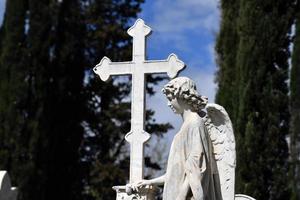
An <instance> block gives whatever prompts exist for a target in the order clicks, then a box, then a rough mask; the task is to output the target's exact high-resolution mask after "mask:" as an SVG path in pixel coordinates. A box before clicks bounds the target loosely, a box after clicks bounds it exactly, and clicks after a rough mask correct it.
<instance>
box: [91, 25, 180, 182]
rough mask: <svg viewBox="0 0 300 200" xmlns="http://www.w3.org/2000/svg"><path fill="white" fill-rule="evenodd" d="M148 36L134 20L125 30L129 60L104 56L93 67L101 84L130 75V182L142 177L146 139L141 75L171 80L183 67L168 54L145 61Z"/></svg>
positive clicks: (145, 26) (149, 30)
mask: <svg viewBox="0 0 300 200" xmlns="http://www.w3.org/2000/svg"><path fill="white" fill-rule="evenodd" d="M150 33H151V28H150V27H149V26H147V25H145V23H144V21H143V20H142V19H138V20H137V21H136V22H135V24H134V25H133V26H132V27H131V28H129V30H128V34H129V35H130V36H132V37H133V53H132V61H128V62H111V60H110V59H109V58H107V57H104V58H102V60H101V61H100V63H99V64H98V65H97V66H96V67H95V68H94V72H95V73H96V74H98V75H99V76H100V78H101V79H102V80H103V81H106V80H108V79H109V77H110V76H112V75H125V74H131V75H132V103H131V109H132V113H131V130H130V132H129V133H128V134H127V135H126V137H125V138H126V140H127V141H128V142H129V143H130V148H131V153H130V178H129V182H130V183H132V182H136V181H138V180H140V179H142V178H143V168H144V163H143V162H144V143H145V142H146V141H147V140H148V139H149V138H150V135H149V134H148V133H147V132H146V131H145V130H144V126H145V122H144V119H145V74H157V73H167V74H168V75H169V76H170V77H171V78H174V77H175V76H176V75H177V73H178V72H179V71H180V70H182V69H183V68H184V66H185V65H184V63H183V62H182V61H181V60H179V59H178V58H177V56H176V55H175V54H171V55H170V56H169V57H168V58H167V59H166V60H145V57H146V36H148V35H149V34H150Z"/></svg>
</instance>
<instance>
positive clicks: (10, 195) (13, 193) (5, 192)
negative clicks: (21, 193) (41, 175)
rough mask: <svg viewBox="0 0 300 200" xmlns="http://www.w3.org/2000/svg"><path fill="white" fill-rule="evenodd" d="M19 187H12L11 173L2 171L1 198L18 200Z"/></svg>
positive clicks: (0, 172)
mask: <svg viewBox="0 0 300 200" xmlns="http://www.w3.org/2000/svg"><path fill="white" fill-rule="evenodd" d="M16 199H17V188H15V187H11V182H10V178H9V175H8V173H7V172H6V171H0V200H16Z"/></svg>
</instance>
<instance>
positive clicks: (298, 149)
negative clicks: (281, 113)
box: [290, 1, 300, 200]
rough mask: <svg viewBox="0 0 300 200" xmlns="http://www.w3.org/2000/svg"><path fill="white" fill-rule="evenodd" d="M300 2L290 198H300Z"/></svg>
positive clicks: (294, 59)
mask: <svg viewBox="0 0 300 200" xmlns="http://www.w3.org/2000/svg"><path fill="white" fill-rule="evenodd" d="M299 55H300V2H299V1H298V2H297V7H296V17H295V38H294V48H293V55H292V69H291V82H290V112H291V123H290V127H291V129H290V133H291V136H290V140H291V145H290V146H291V180H292V181H291V188H292V199H293V200H296V199H299V198H300V158H299V155H300V126H299V120H300V78H299V77H300V56H299Z"/></svg>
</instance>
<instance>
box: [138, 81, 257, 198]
mask: <svg viewBox="0 0 300 200" xmlns="http://www.w3.org/2000/svg"><path fill="white" fill-rule="evenodd" d="M162 91H163V93H164V94H165V95H166V97H167V99H168V105H169V106H170V107H171V109H172V110H173V111H174V112H175V113H176V114H179V115H181V117H182V119H183V123H182V126H181V128H180V130H179V131H178V133H177V134H176V135H175V136H174V139H173V142H172V145H171V149H170V153H169V158H168V164H167V170H166V173H165V174H164V175H163V176H161V177H158V178H154V179H151V180H141V181H139V182H136V183H134V184H132V188H133V190H135V191H139V189H140V188H143V187H150V186H152V185H160V184H164V190H163V200H190V199H191V200H222V199H223V200H233V199H251V198H248V196H246V195H237V196H236V198H235V195H234V179H235V177H234V176H235V162H236V156H235V139H234V135H233V129H232V124H231V121H230V119H229V116H228V114H227V112H226V111H225V109H224V108H223V107H222V106H220V105H217V104H207V98H206V97H204V96H201V95H200V94H198V92H197V90H196V85H195V83H194V82H193V81H192V80H191V79H189V78H187V77H178V78H175V79H173V80H171V81H170V82H169V83H168V84H166V85H165V86H164V88H163V90H162ZM204 108H206V110H207V113H206V114H205V112H204V111H203V109H204ZM200 115H201V116H200Z"/></svg>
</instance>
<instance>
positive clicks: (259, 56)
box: [216, 0, 294, 199]
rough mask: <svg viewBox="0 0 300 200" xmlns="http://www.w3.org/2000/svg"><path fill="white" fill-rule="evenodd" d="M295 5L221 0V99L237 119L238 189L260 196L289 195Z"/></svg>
mask: <svg viewBox="0 0 300 200" xmlns="http://www.w3.org/2000/svg"><path fill="white" fill-rule="evenodd" d="M226 2H227V1H226ZM237 5H238V6H237ZM293 6H294V1H283V0H280V1H271V0H268V1H259V0H251V1H249V0H239V1H238V3H236V4H232V5H228V6H227V7H226V4H225V1H222V13H223V15H224V16H226V17H224V18H223V19H222V27H221V32H220V34H219V38H218V41H219V42H218V44H217V46H216V49H217V52H218V55H219V62H218V64H219V73H218V78H217V82H218V84H219V92H218V96H217V101H218V103H220V104H222V105H223V106H224V107H225V108H227V107H228V108H229V113H230V114H231V118H232V119H233V120H232V121H233V123H234V128H235V136H236V142H237V170H236V172H237V183H236V190H237V193H245V194H248V195H251V196H253V197H255V198H256V199H289V191H288V184H287V183H288V178H287V177H288V176H287V175H288V160H287V159H288V147H287V142H286V136H287V134H288V126H289V112H288V86H287V80H288V67H289V64H288V59H289V57H290V51H289V44H290V29H291V25H292V23H293ZM228 13H229V14H228ZM228 16H232V17H231V18H229V17H228ZM231 19H232V20H231ZM230 20H231V21H230ZM234 27H235V28H234ZM230 31H231V32H230ZM232 37H233V38H232ZM220 41H223V42H220ZM224 41H232V42H224ZM220 49H221V50H222V51H220ZM224 52H226V53H224ZM226 55H227V56H226ZM221 90H222V91H221Z"/></svg>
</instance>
